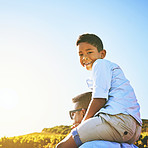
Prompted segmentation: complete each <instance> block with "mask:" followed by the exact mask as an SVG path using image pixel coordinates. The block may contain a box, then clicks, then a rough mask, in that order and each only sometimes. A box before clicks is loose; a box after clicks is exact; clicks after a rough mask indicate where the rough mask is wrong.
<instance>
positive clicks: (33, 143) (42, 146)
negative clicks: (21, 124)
mask: <svg viewBox="0 0 148 148" xmlns="http://www.w3.org/2000/svg"><path fill="white" fill-rule="evenodd" d="M70 131H71V128H70V126H64V125H61V126H55V127H52V128H44V129H43V130H42V132H41V133H32V134H27V135H22V136H15V137H3V138H1V139H0V148H49V147H50V148H54V147H55V146H56V144H57V143H59V142H60V141H61V140H62V139H64V138H65V137H66V135H67V134H68V133H69V132H70ZM147 142H148V132H142V133H141V136H140V138H139V140H138V141H137V142H136V143H135V145H137V146H138V147H139V148H147V147H148V145H147Z"/></svg>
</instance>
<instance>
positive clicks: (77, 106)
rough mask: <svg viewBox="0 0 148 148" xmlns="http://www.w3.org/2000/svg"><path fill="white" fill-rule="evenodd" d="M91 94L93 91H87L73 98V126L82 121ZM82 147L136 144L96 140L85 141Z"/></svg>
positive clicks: (118, 147) (127, 147) (125, 147)
mask: <svg viewBox="0 0 148 148" xmlns="http://www.w3.org/2000/svg"><path fill="white" fill-rule="evenodd" d="M91 96H92V93H91V92H86V93H83V94H80V95H78V96H76V97H74V98H72V102H73V105H74V110H71V111H70V112H69V114H70V118H71V119H72V121H73V126H72V128H75V127H77V126H78V125H79V124H80V123H81V121H82V119H83V117H84V115H85V113H86V110H87V108H88V105H89V102H90V100H91ZM80 148H136V146H135V145H133V144H131V145H129V144H127V143H121V144H120V143H117V142H110V141H103V140H95V141H89V142H85V143H84V144H82V145H81V146H80Z"/></svg>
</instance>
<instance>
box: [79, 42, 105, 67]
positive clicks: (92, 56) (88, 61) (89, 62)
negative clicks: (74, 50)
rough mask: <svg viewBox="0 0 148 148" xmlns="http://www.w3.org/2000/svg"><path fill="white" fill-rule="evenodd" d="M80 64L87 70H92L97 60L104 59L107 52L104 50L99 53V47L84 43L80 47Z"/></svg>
mask: <svg viewBox="0 0 148 148" xmlns="http://www.w3.org/2000/svg"><path fill="white" fill-rule="evenodd" d="M78 49H79V51H78V52H79V56H80V63H81V65H82V66H83V67H86V69H87V70H92V66H93V63H94V62H95V61H96V60H97V59H103V58H104V57H105V54H106V51H105V50H102V51H100V52H98V50H97V47H95V46H93V45H91V44H89V43H87V42H82V43H80V44H79V45H78Z"/></svg>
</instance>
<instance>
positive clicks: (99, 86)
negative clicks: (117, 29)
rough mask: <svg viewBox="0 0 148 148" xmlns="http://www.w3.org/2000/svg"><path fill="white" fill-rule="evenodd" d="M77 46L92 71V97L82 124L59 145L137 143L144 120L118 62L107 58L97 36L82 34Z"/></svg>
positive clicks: (82, 61)
mask: <svg viewBox="0 0 148 148" xmlns="http://www.w3.org/2000/svg"><path fill="white" fill-rule="evenodd" d="M77 46H78V50H79V56H80V63H81V65H82V66H84V67H86V69H87V70H91V71H92V79H91V80H88V81H87V82H88V86H89V88H91V89H92V91H93V92H92V100H91V102H90V104H89V107H88V110H87V112H86V114H85V116H84V118H83V120H82V122H81V124H80V125H79V126H78V127H76V128H75V129H73V131H72V132H71V134H69V136H68V137H67V138H66V139H65V141H63V142H62V143H61V144H59V146H58V147H59V148H60V147H65V148H66V147H67V148H68V147H71V148H72V147H73V148H76V147H79V146H80V145H81V144H82V143H85V142H87V141H92V140H108V141H115V142H121V143H122V142H126V143H129V144H131V143H134V142H135V141H136V140H137V139H138V138H139V136H140V132H141V125H142V121H141V119H140V112H139V110H140V107H139V104H138V102H137V99H136V96H135V93H134V91H133V88H132V87H131V85H130V83H129V81H128V80H127V79H126V78H125V76H124V74H123V72H122V70H121V68H120V67H119V66H118V65H117V64H114V63H112V62H110V61H108V60H105V59H104V58H105V56H106V51H105V50H104V49H103V43H102V41H101V39H100V38H99V37H98V36H96V35H94V34H83V35H81V36H80V37H79V39H78V40H77Z"/></svg>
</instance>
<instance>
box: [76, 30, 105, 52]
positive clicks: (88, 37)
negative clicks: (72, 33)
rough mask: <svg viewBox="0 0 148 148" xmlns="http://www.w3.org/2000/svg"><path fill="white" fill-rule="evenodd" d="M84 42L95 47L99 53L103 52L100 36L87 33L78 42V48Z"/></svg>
mask: <svg viewBox="0 0 148 148" xmlns="http://www.w3.org/2000/svg"><path fill="white" fill-rule="evenodd" d="M82 42H87V43H89V44H91V45H93V46H95V47H96V48H97V49H98V52H100V51H101V50H103V43H102V40H101V39H100V38H99V37H98V36H96V35H95V34H89V33H86V34H82V35H80V36H79V38H78V40H77V42H76V45H77V46H78V45H79V44H80V43H82Z"/></svg>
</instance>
